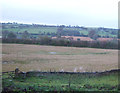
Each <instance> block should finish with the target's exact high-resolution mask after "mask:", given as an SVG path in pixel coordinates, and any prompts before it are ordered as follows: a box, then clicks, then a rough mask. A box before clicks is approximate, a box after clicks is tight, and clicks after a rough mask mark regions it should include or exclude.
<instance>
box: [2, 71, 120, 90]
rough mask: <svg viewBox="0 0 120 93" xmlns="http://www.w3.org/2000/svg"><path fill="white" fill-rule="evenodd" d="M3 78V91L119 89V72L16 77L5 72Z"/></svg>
mask: <svg viewBox="0 0 120 93" xmlns="http://www.w3.org/2000/svg"><path fill="white" fill-rule="evenodd" d="M11 75H13V74H11ZM2 79H3V81H2V82H3V91H19V92H26V91H29V92H36V91H118V73H108V74H65V73H61V74H58V73H56V74H41V75H40V76H38V77H34V76H31V77H30V76H29V77H26V78H22V77H19V78H15V77H10V75H9V74H3V77H2Z"/></svg>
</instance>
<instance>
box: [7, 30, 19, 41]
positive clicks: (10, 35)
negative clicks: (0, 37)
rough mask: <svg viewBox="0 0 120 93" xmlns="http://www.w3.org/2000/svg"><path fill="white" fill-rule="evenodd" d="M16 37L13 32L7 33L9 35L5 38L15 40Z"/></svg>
mask: <svg viewBox="0 0 120 93" xmlns="http://www.w3.org/2000/svg"><path fill="white" fill-rule="evenodd" d="M16 37H17V36H16V34H15V33H13V32H9V34H8V36H7V38H10V39H15V38H16Z"/></svg>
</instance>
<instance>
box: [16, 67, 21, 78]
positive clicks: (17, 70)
mask: <svg viewBox="0 0 120 93" xmlns="http://www.w3.org/2000/svg"><path fill="white" fill-rule="evenodd" d="M19 71H20V70H19V68H16V69H15V77H18V74H19Z"/></svg>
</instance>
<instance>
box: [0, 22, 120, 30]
mask: <svg viewBox="0 0 120 93" xmlns="http://www.w3.org/2000/svg"><path fill="white" fill-rule="evenodd" d="M0 23H17V24H30V25H32V24H36V25H50V26H60V25H64V26H71V27H72V26H79V27H86V28H108V29H119V27H117V28H116V27H104V26H84V25H70V24H69V25H67V24H47V23H32V22H17V21H1V22H0Z"/></svg>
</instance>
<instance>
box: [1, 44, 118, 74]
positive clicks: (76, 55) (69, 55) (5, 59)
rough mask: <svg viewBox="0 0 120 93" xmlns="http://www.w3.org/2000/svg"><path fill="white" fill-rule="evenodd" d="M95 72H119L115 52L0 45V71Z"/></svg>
mask: <svg viewBox="0 0 120 93" xmlns="http://www.w3.org/2000/svg"><path fill="white" fill-rule="evenodd" d="M16 67H18V68H19V69H20V70H22V71H31V70H39V71H50V70H51V71H72V72H95V71H105V70H111V69H118V50H112V49H96V48H76V47H61V46H43V45H27V44H3V45H2V71H12V70H14V69H15V68H16Z"/></svg>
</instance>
